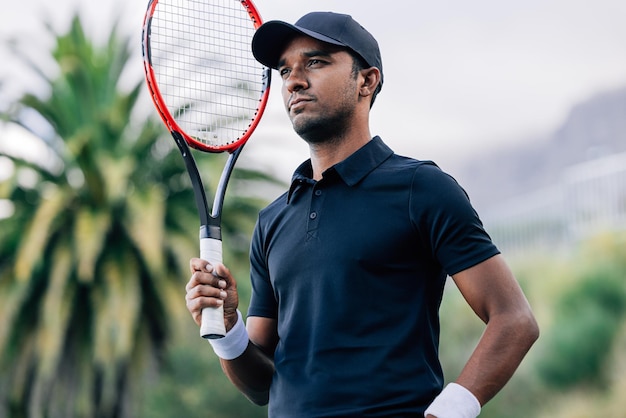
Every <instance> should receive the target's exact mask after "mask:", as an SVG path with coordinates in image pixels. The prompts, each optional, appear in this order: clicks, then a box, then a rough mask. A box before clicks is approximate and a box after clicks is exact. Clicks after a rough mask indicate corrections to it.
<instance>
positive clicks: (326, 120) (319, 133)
mask: <svg viewBox="0 0 626 418" xmlns="http://www.w3.org/2000/svg"><path fill="white" fill-rule="evenodd" d="M353 114H354V112H353V111H352V109H348V108H347V107H344V108H342V109H340V110H339V111H337V112H335V113H334V114H333V115H321V116H319V117H302V118H299V119H298V118H294V119H293V120H292V125H293V129H294V131H295V132H296V133H297V134H298V136H300V138H302V139H303V140H304V141H305V142H307V143H308V144H316V145H319V144H324V143H333V142H337V141H338V140H339V139H340V138H342V137H344V133H345V132H346V131H347V130H348V128H349V127H350V124H351V122H352V117H353Z"/></svg>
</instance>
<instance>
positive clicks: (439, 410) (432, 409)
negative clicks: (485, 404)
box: [424, 383, 480, 418]
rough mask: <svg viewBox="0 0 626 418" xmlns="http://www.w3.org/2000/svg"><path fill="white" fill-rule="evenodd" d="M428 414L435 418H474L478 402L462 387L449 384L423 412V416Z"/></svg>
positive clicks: (478, 408) (478, 407)
mask: <svg viewBox="0 0 626 418" xmlns="http://www.w3.org/2000/svg"><path fill="white" fill-rule="evenodd" d="M429 414H430V415H433V416H435V417H437V418H476V417H477V416H478V415H479V414H480V402H478V399H476V397H475V396H474V394H473V393H472V392H470V391H469V390H467V389H466V388H464V387H463V386H461V385H459V384H458V383H449V384H448V385H447V386H446V387H445V388H444V389H443V391H441V393H440V394H439V395H438V396H437V397H436V398H435V399H434V400H433V402H432V403H431V404H430V406H429V407H428V408H427V409H426V411H425V412H424V416H427V415H429Z"/></svg>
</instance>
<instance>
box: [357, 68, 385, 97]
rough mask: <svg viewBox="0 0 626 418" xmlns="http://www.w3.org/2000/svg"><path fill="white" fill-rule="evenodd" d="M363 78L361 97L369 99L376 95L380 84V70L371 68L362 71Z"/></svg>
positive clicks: (360, 90)
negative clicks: (368, 97)
mask: <svg viewBox="0 0 626 418" xmlns="http://www.w3.org/2000/svg"><path fill="white" fill-rule="evenodd" d="M361 75H362V76H363V83H362V84H361V88H360V89H359V95H361V97H367V96H371V95H372V94H374V92H375V91H376V87H378V83H380V70H379V69H378V68H376V67H370V68H366V69H363V70H361Z"/></svg>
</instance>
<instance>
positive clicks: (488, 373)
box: [456, 312, 539, 405]
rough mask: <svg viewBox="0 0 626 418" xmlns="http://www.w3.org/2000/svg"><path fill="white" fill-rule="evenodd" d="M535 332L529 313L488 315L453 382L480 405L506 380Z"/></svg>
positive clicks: (495, 392)
mask: <svg viewBox="0 0 626 418" xmlns="http://www.w3.org/2000/svg"><path fill="white" fill-rule="evenodd" d="M538 335H539V330H538V327H537V324H536V322H535V319H534V317H533V316H532V314H531V313H530V312H528V313H524V314H517V315H515V317H514V318H511V317H510V315H501V316H495V317H493V318H491V319H490V320H489V322H488V324H487V327H486V328H485V332H484V334H483V335H482V337H481V339H480V341H479V343H478V345H477V346H476V349H475V350H474V352H473V353H472V355H471V356H470V358H469V360H468V362H467V363H466V365H465V367H464V368H463V371H462V372H461V374H460V375H459V377H458V378H457V380H456V382H457V383H458V384H460V385H462V386H464V387H465V388H467V389H468V390H469V391H470V392H472V393H473V394H474V396H475V397H476V398H477V399H478V401H479V402H480V404H481V405H484V404H485V403H487V402H488V401H489V400H490V399H491V398H493V397H494V396H495V395H496V394H497V393H498V392H499V391H500V390H501V389H502V388H503V387H504V385H505V384H506V383H507V382H508V381H509V379H510V378H511V376H512V375H513V373H514V372H515V370H516V369H517V367H518V366H519V364H520V363H521V361H522V359H523V358H524V356H525V355H526V353H527V352H528V350H529V349H530V347H531V346H532V345H533V343H534V342H535V341H536V339H537V338H538Z"/></svg>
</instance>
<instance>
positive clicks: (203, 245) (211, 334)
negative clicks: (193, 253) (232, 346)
mask: <svg viewBox="0 0 626 418" xmlns="http://www.w3.org/2000/svg"><path fill="white" fill-rule="evenodd" d="M200 258H202V259H203V260H206V261H208V262H209V263H211V264H213V263H215V262H218V263H221V262H222V241H221V240H218V239H214V238H201V239H200ZM225 335H226V327H225V325H224V307H223V306H222V305H220V306H218V307H217V308H204V309H203V310H202V324H201V325H200V336H201V337H202V338H207V339H215V338H222V337H224V336H225Z"/></svg>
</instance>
